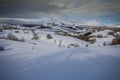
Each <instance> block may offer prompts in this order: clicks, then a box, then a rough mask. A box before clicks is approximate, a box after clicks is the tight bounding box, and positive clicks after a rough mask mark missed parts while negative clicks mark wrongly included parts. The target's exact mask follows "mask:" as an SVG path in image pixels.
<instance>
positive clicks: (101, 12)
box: [0, 0, 120, 21]
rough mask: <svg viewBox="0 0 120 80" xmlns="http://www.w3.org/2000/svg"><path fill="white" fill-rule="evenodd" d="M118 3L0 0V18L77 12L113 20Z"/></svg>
mask: <svg viewBox="0 0 120 80" xmlns="http://www.w3.org/2000/svg"><path fill="white" fill-rule="evenodd" d="M119 4H120V0H0V18H40V17H54V18H65V17H66V16H70V15H75V16H76V14H77V15H79V16H83V15H84V16H88V17H89V16H90V17H103V16H105V17H110V18H114V20H115V19H116V18H117V17H119V16H120V15H119V13H120V5H119ZM116 14H117V15H116ZM67 18H68V17H67ZM101 19H102V18H101ZM117 20H118V18H117ZM80 21H81V20H80ZM118 21H119V20H118Z"/></svg>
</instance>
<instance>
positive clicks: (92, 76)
mask: <svg viewBox="0 0 120 80" xmlns="http://www.w3.org/2000/svg"><path fill="white" fill-rule="evenodd" d="M34 43H36V45H35V44H34ZM0 45H2V46H4V47H5V49H6V50H5V51H0V80H119V79H120V76H119V74H120V51H119V49H120V46H105V47H87V48H72V49H68V48H66V49H64V48H58V46H56V45H55V44H52V43H50V42H47V41H42V40H41V41H32V42H16V41H10V40H0Z"/></svg>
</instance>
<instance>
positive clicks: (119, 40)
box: [111, 37, 120, 45]
mask: <svg viewBox="0 0 120 80" xmlns="http://www.w3.org/2000/svg"><path fill="white" fill-rule="evenodd" d="M111 45H120V37H115V38H114V39H113V40H112V43H111Z"/></svg>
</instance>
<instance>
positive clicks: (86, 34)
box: [84, 32, 92, 36]
mask: <svg viewBox="0 0 120 80" xmlns="http://www.w3.org/2000/svg"><path fill="white" fill-rule="evenodd" d="M90 34H92V33H91V32H87V33H85V34H84V36H89V35H90Z"/></svg>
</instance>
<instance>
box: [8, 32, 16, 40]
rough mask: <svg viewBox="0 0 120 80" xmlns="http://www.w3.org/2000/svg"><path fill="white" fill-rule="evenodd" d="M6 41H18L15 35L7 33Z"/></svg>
mask: <svg viewBox="0 0 120 80" xmlns="http://www.w3.org/2000/svg"><path fill="white" fill-rule="evenodd" d="M7 39H9V40H14V41H18V38H17V37H16V36H15V35H13V34H12V33H9V34H8V36H7Z"/></svg>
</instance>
